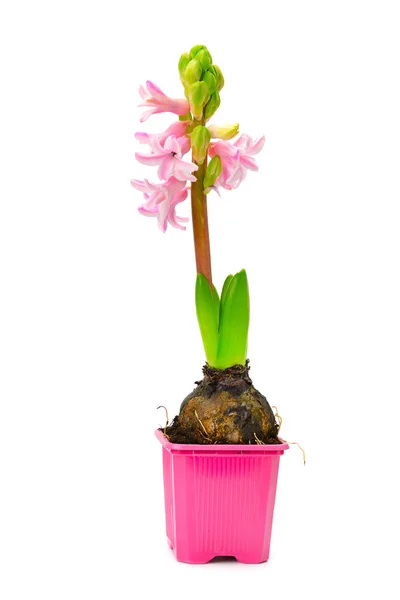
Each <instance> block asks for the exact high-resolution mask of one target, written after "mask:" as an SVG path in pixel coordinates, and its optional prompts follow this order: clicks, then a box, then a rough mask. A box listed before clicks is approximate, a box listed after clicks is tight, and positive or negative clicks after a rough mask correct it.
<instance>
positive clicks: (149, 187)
mask: <svg viewBox="0 0 400 600" xmlns="http://www.w3.org/2000/svg"><path fill="white" fill-rule="evenodd" d="M131 184H132V185H133V187H134V188H136V189H137V190H139V191H140V192H143V194H144V197H145V200H146V202H145V203H144V204H143V205H142V206H139V208H138V210H139V212H140V213H141V214H142V215H145V216H146V217H157V220H158V226H159V228H160V229H161V231H162V232H165V231H166V230H167V224H168V223H169V224H170V225H172V227H175V228H176V229H186V227H184V226H183V225H182V224H181V223H187V221H189V219H188V218H186V217H179V216H178V215H177V214H176V205H177V204H179V203H180V202H183V201H184V200H186V197H187V193H188V192H187V189H186V183H185V182H184V181H178V180H177V179H175V178H174V177H171V179H169V181H167V182H166V183H159V184H153V183H150V182H149V181H147V179H145V180H144V181H139V180H138V179H132V181H131Z"/></svg>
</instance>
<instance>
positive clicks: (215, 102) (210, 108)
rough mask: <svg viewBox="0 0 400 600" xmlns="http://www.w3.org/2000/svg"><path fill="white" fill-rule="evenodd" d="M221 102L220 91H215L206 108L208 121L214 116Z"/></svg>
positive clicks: (205, 114)
mask: <svg viewBox="0 0 400 600" xmlns="http://www.w3.org/2000/svg"><path fill="white" fill-rule="evenodd" d="M220 104H221V99H220V97H219V93H218V92H217V91H215V92H214V93H213V94H211V98H210V99H209V101H208V102H207V104H206V108H205V110H204V116H205V118H206V121H207V120H208V119H210V118H211V117H212V116H213V114H214V113H215V111H216V110H217V109H218V107H219V105H220Z"/></svg>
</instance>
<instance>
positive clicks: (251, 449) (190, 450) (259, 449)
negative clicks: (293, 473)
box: [155, 429, 289, 456]
mask: <svg viewBox="0 0 400 600" xmlns="http://www.w3.org/2000/svg"><path fill="white" fill-rule="evenodd" d="M155 436H156V438H157V439H158V441H159V442H160V443H161V444H162V446H163V447H164V448H165V449H166V450H169V451H170V452H173V453H179V454H207V455H208V456H210V455H213V454H214V455H215V454H218V455H221V454H237V455H250V454H252V455H254V454H270V455H277V454H283V453H284V451H285V450H288V449H289V444H288V443H287V442H284V441H283V440H281V442H282V443H281V444H173V443H172V442H170V441H169V440H168V439H167V438H166V437H165V435H164V433H163V432H162V431H161V430H160V429H156V431H155ZM279 439H281V438H279Z"/></svg>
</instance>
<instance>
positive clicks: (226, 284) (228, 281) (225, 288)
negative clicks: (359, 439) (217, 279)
mask: <svg viewBox="0 0 400 600" xmlns="http://www.w3.org/2000/svg"><path fill="white" fill-rule="evenodd" d="M232 279H233V275H228V276H227V278H226V279H225V281H224V285H223V287H222V292H221V302H220V309H219V322H221V313H222V310H223V306H224V304H225V300H226V294H227V293H228V289H229V286H230V284H231V281H232Z"/></svg>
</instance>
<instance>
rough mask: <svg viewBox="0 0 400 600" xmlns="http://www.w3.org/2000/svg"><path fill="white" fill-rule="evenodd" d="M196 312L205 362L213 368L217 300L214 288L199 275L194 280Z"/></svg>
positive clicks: (217, 312)
mask: <svg viewBox="0 0 400 600" xmlns="http://www.w3.org/2000/svg"><path fill="white" fill-rule="evenodd" d="M196 312H197V319H198V322H199V327H200V333H201V337H202V340H203V345H204V350H205V353H206V358H207V362H208V364H209V365H212V366H214V364H215V360H216V356H217V349H218V323H219V298H218V293H217V290H216V289H215V287H214V286H213V289H211V287H210V284H209V283H208V279H207V278H206V277H205V276H204V275H203V274H202V273H199V274H198V275H197V279H196Z"/></svg>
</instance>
